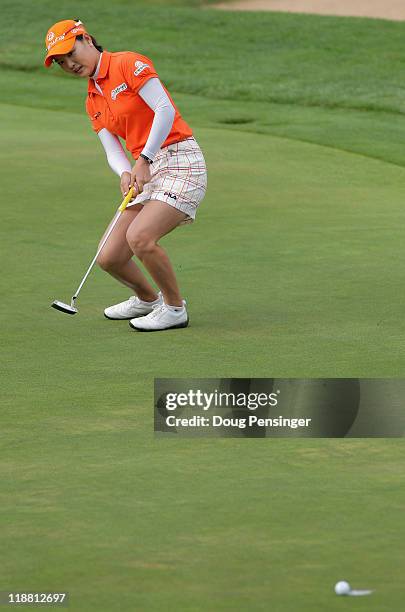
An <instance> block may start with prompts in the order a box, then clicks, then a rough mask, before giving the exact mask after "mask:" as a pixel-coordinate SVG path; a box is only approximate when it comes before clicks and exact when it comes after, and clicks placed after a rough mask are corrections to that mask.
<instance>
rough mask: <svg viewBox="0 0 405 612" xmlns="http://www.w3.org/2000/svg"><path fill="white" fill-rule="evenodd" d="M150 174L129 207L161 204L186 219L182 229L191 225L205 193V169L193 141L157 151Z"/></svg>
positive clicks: (200, 154)
mask: <svg viewBox="0 0 405 612" xmlns="http://www.w3.org/2000/svg"><path fill="white" fill-rule="evenodd" d="M150 171H151V180H150V181H149V183H146V184H145V185H144V188H143V191H142V193H140V194H139V195H137V196H136V198H135V199H134V200H132V201H131V202H130V203H129V204H128V206H133V205H134V204H142V203H143V202H145V201H147V200H160V201H162V202H166V203H167V204H170V206H173V207H174V208H177V209H178V210H181V211H182V212H184V213H186V214H187V215H188V216H187V218H186V219H185V220H184V221H182V222H181V225H182V224H184V223H192V222H193V221H194V219H195V214H196V212H197V208H198V206H199V204H200V202H201V201H202V199H203V198H204V196H205V192H206V190H207V167H206V165H205V159H204V155H203V153H202V151H201V149H200V147H199V145H198V143H197V141H196V140H195V138H194V137H193V136H192V137H191V138H187V139H186V140H182V141H180V142H176V143H174V144H170V145H168V146H167V147H164V148H163V149H160V151H159V152H158V154H157V155H156V157H155V159H154V162H153V164H151V166H150Z"/></svg>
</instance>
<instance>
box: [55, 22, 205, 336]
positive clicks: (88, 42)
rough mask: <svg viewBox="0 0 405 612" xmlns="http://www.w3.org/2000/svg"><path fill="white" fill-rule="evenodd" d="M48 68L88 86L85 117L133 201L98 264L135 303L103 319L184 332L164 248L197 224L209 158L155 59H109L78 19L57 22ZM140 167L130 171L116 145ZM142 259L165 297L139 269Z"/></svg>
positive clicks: (181, 304) (121, 55)
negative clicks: (172, 235)
mask: <svg viewBox="0 0 405 612" xmlns="http://www.w3.org/2000/svg"><path fill="white" fill-rule="evenodd" d="M45 45H46V52H47V53H46V58H45V66H46V67H49V66H51V64H52V63H53V62H56V63H57V64H59V65H60V66H61V68H62V70H64V71H65V72H67V73H69V74H72V75H76V76H78V77H82V78H87V79H88V80H89V81H88V94H87V99H86V110H87V114H88V116H89V118H90V120H91V123H92V127H93V130H94V131H95V132H96V133H97V134H98V136H99V138H100V140H101V143H102V145H103V147H104V149H105V152H106V156H107V160H108V163H109V165H110V167H111V168H112V170H113V171H114V172H115V173H116V174H117V175H118V176H119V177H120V182H121V183H120V187H121V193H122V195H123V196H125V195H126V194H127V193H128V191H129V189H130V188H131V187H133V188H134V194H135V195H134V197H133V199H132V200H131V202H130V203H129V205H128V207H127V208H126V210H125V211H124V212H123V213H122V215H121V217H120V219H119V221H118V223H117V225H116V227H115V228H114V230H113V232H112V234H111V236H110V238H109V239H108V241H107V243H106V245H105V247H104V249H103V251H102V252H101V254H100V256H99V258H98V261H97V262H98V264H99V265H100V266H101V268H102V269H103V270H105V271H107V272H109V273H110V274H111V275H112V276H114V277H115V278H116V279H117V280H119V281H120V282H121V283H123V284H124V285H126V286H128V287H130V288H131V289H132V291H133V292H134V294H135V295H132V296H131V297H130V298H129V299H128V300H126V301H125V302H121V303H120V304H116V305H115V306H110V307H109V308H106V309H105V311H104V314H105V316H106V317H107V318H108V319H130V323H129V324H130V326H131V327H133V328H134V329H137V330H139V331H156V330H161V329H171V328H179V327H187V325H188V320H189V319H188V314H187V309H186V302H185V301H184V300H183V299H182V297H181V294H180V291H179V287H178V284H177V281H176V277H175V274H174V271H173V268H172V265H171V263H170V260H169V258H168V256H167V254H166V252H165V251H164V250H163V249H162V247H161V246H160V245H159V244H158V241H159V240H160V238H162V236H165V235H166V234H168V233H169V232H171V231H172V230H173V229H174V228H175V227H177V226H178V225H181V224H184V223H191V222H192V221H193V220H194V218H195V214H196V211H197V208H198V206H199V204H200V202H201V201H202V199H203V198H204V195H205V192H206V188H207V169H206V165H205V160H204V156H203V154H202V152H201V149H200V147H199V146H198V144H197V142H196V140H195V139H194V137H193V132H192V130H191V128H190V127H189V126H188V125H187V123H186V122H185V121H184V119H182V117H181V115H180V113H179V111H178V109H177V107H176V105H175V104H174V102H173V100H172V98H171V96H170V94H169V93H168V91H167V89H166V88H165V87H164V85H162V83H161V82H160V80H159V77H158V75H157V73H156V71H155V68H154V66H153V63H152V61H151V60H150V59H149V58H148V57H145V56H144V55H140V54H139V53H136V52H132V51H122V52H117V53H110V52H108V51H103V48H102V47H101V46H100V45H99V44H97V41H96V40H95V39H94V38H93V37H92V36H91V35H90V34H88V32H87V31H86V29H85V27H84V25H83V23H82V22H81V21H79V20H76V21H75V20H71V19H68V20H65V21H59V22H58V23H55V24H54V25H53V26H52V27H51V28H50V29H49V30H48V32H47V35H46V40H45ZM119 136H120V137H121V138H123V139H124V140H125V144H126V148H127V150H128V151H129V152H130V153H131V155H132V157H133V158H134V159H135V160H136V163H135V165H134V167H133V168H131V164H130V163H129V161H128V159H127V157H126V155H125V153H124V149H123V148H122V145H121V142H120V140H119V138H118V137H119ZM134 254H135V255H136V256H137V257H138V258H139V259H140V260H141V261H142V263H143V264H144V266H145V268H146V269H147V270H148V272H149V273H150V275H151V277H152V278H153V280H154V281H155V283H156V285H157V286H158V288H159V289H160V291H159V293H158V292H157V291H156V290H155V288H154V287H153V285H152V284H151V283H150V282H149V281H148V280H147V278H146V277H145V276H144V274H143V273H142V272H141V270H140V269H139V268H138V266H137V265H136V264H135V262H134V261H133V259H132V257H133V255H134Z"/></svg>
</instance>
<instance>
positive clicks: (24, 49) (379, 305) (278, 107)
mask: <svg viewBox="0 0 405 612" xmlns="http://www.w3.org/2000/svg"><path fill="white" fill-rule="evenodd" d="M176 4H177V6H173V5H172V4H171V3H169V2H165V3H163V2H162V3H158V2H153V3H152V2H137V3H136V4H135V3H133V2H129V1H126V2H121V1H120V2H115V3H114V4H113V5H111V4H109V3H107V2H104V1H101V2H97V3H95V2H94V1H91V2H88V3H86V4H85V5H82V4H80V3H78V2H71V3H67V2H64V1H62V2H60V3H58V5H57V7H56V8H55V3H51V2H50V1H47V2H44V1H43V0H40V1H38V2H36V3H35V9H34V10H33V8H32V4H28V2H22V1H19V2H17V3H13V4H12V3H11V2H8V1H6V2H4V3H3V4H2V12H3V17H4V18H3V25H2V26H1V28H2V37H1V38H0V40H1V43H0V49H1V60H0V65H1V68H2V71H1V73H0V82H1V85H2V103H1V104H0V120H1V123H2V126H3V127H2V143H3V147H2V149H1V157H2V164H1V166H0V168H1V170H0V172H1V181H2V203H3V215H2V236H1V244H2V251H3V262H4V263H3V268H2V277H1V281H2V288H3V301H2V305H3V309H2V311H3V312H2V317H3V321H4V325H3V328H4V331H3V342H2V345H3V359H2V373H3V382H2V398H1V402H2V411H1V425H2V432H3V442H4V444H3V450H2V455H1V456H2V461H3V471H4V475H5V478H4V480H3V486H2V488H1V494H2V500H1V511H0V512H1V518H2V519H3V521H2V524H3V528H2V540H3V551H4V554H3V555H2V579H1V586H0V590H5V589H31V590H44V589H45V590H59V589H66V590H68V591H70V593H71V606H70V607H71V609H73V610H78V611H83V612H87V611H92V610H97V611H98V612H109V611H111V610H125V611H128V612H129V611H132V610H145V611H147V612H149V611H155V610H156V611H157V610H162V609H166V610H173V611H174V610H187V611H197V610H198V611H202V610H204V611H206V610H212V611H217V610H268V609H271V610H274V611H275V612H279V611H280V612H285V611H286V612H297V611H298V610H299V611H300V612H301V611H304V612H306V611H308V612H314V611H320V612H324V611H325V610H327V611H328V612H329V611H331V612H334V611H335V610H336V611H338V610H341V609H343V608H347V607H348V606H350V608H351V609H352V608H353V609H354V608H355V609H356V610H367V611H368V612H370V611H371V612H374V611H376V612H377V611H378V612H381V611H382V612H385V611H387V612H392V611H393V610H400V609H401V608H402V602H403V589H402V588H401V587H400V585H401V584H402V582H403V581H402V574H403V562H402V559H403V555H404V550H403V541H404V526H403V521H402V515H403V506H404V501H405V499H404V492H403V491H404V486H403V484H404V477H403V473H404V465H403V463H404V461H403V444H402V442H401V441H395V440H391V441H387V440H386V441H384V440H374V441H371V440H350V441H349V440H344V441H338V440H335V441H333V440H276V441H275V440H273V441H269V440H231V439H227V440H219V439H214V440H198V441H197V440H184V439H180V440H163V439H154V438H153V433H152V428H153V409H152V404H153V396H152V395H153V378H154V377H179V376H181V377H193V378H195V377H217V376H221V377H226V376H235V377H236V376H242V377H243V376H246V377H251V376H253V377H266V376H272V377H311V376H314V377H318V376H325V377H333V376H347V377H353V376H360V377H361V376H365V377H390V376H394V377H395V376H401V374H402V371H403V368H404V365H405V363H404V361H405V360H404V356H403V338H404V331H405V330H404V323H403V317H402V304H403V303H404V297H405V296H404V292H405V290H404V288H403V285H404V284H403V264H402V259H403V257H402V245H403V243H404V239H405V235H404V234H405V230H404V223H403V221H404V215H405V213H404V208H403V202H404V196H405V187H404V185H405V168H404V166H405V153H404V147H403V142H404V136H405V133H404V125H403V124H404V122H403V99H402V98H403V95H402V94H403V92H402V89H403V88H402V64H403V61H404V57H405V56H404V52H403V40H404V37H403V35H404V33H405V32H404V30H405V25H403V24H401V23H395V24H394V23H392V24H391V23H389V22H382V21H381V22H380V21H374V20H373V21H367V20H361V19H337V18H325V17H322V18H321V17H320V18H316V17H312V16H296V15H288V16H287V15H282V14H271V15H270V14H269V15H267V14H262V13H260V14H255V13H248V14H246V13H243V15H240V14H236V13H229V14H228V13H226V12H225V13H224V12H221V13H218V12H216V11H211V10H209V9H208V8H206V7H205V6H203V5H202V4H201V3H200V2H194V3H193V5H194V6H193V7H191V2H190V3H189V2H187V3H186V4H187V6H185V7H184V6H183V7H181V6H178V4H179V3H176ZM96 9H97V10H96ZM27 15H29V21H30V27H29V28H28V31H27V32H26V34H25V35H24V37H21V36H20V33H21V29H20V24H21V23H22V20H23V19H25V20H26V18H27ZM128 15H130V18H129V17H128ZM70 16H71V17H80V18H81V19H82V20H83V21H84V23H85V24H86V25H88V27H89V29H90V30H91V31H92V33H94V35H95V36H96V37H97V39H99V40H100V42H102V43H103V44H104V45H105V47H106V48H107V49H108V50H110V51H115V50H120V49H133V50H137V51H140V52H142V53H145V54H146V55H150V56H151V57H152V58H153V59H154V62H155V65H156V67H157V69H158V72H159V74H160V76H161V78H162V80H163V81H164V82H165V84H166V85H167V86H168V88H169V90H170V92H171V93H172V95H173V97H174V100H175V102H176V103H177V105H178V106H179V108H180V111H181V112H182V114H183V116H184V117H185V119H186V120H187V121H189V123H190V124H191V125H192V127H193V129H194V131H195V135H196V137H197V140H198V141H199V143H200V144H201V146H202V149H203V151H204V154H205V156H206V160H207V164H208V168H209V179H208V180H209V189H208V193H207V197H206V199H205V200H204V203H203V204H202V206H201V210H200V211H199V213H198V217H197V222H196V223H195V225H194V226H192V227H185V228H182V229H181V230H178V231H177V232H175V233H174V234H172V235H170V236H168V237H167V238H166V239H165V240H164V241H163V244H164V246H165V247H167V249H168V251H169V253H170V255H171V257H172V259H173V263H174V266H175V269H176V272H177V273H178V276H179V280H180V283H181V286H182V288H183V291H184V294H185V296H186V298H187V299H188V301H189V304H190V316H191V326H190V328H189V329H187V330H180V331H178V332H173V333H167V334H151V335H148V334H136V333H135V332H130V331H129V329H128V327H127V323H126V322H122V323H121V322H110V321H107V320H105V319H104V318H103V317H102V316H101V312H102V309H103V307H104V306H105V305H107V304H110V303H115V302H116V301H118V300H119V299H120V298H122V299H125V298H126V297H127V296H128V292H127V290H126V289H124V288H120V286H119V285H117V284H116V282H115V281H113V280H112V279H111V278H109V277H108V276H107V275H105V274H104V273H102V272H101V271H99V270H96V271H95V272H94V273H93V274H92V276H91V278H90V279H89V281H88V284H87V285H86V286H85V288H84V289H83V293H82V294H81V297H80V301H79V309H80V314H79V315H78V316H77V317H67V316H64V315H62V314H61V313H58V312H56V311H53V310H51V309H50V308H49V304H50V302H51V301H52V300H53V299H55V298H57V299H60V300H63V301H68V300H69V298H70V296H71V293H72V292H73V290H74V289H75V288H76V286H77V284H78V282H79V280H80V278H81V275H82V274H83V273H84V271H85V269H86V267H87V265H88V262H89V261H90V260H91V257H92V256H93V253H94V249H95V247H96V244H97V240H98V238H99V236H100V235H101V234H102V232H103V230H104V228H105V226H106V225H107V223H108V221H109V219H110V218H111V216H112V214H113V211H114V209H115V207H116V206H117V205H118V203H119V201H120V194H119V190H118V183H117V179H116V177H115V176H114V175H113V174H112V173H111V171H110V170H109V168H108V166H107V164H106V162H105V157H104V153H103V151H102V149H101V146H100V145H99V143H98V139H97V137H96V136H95V135H94V133H93V132H92V131H91V128H90V125H89V122H88V119H87V117H86V116H85V114H84V107H83V102H84V96H85V91H86V83H85V82H84V81H80V80H74V79H69V78H68V77H66V75H64V74H63V73H62V72H57V70H51V71H49V72H48V71H45V69H42V68H41V61H42V55H43V37H44V34H45V32H46V30H47V27H48V26H49V25H50V24H51V23H52V22H54V21H56V20H58V19H62V18H66V17H70ZM269 58H270V59H269ZM339 579H348V580H350V582H352V583H353V585H354V586H356V587H359V588H362V587H364V588H368V587H369V588H374V589H376V592H375V593H374V594H373V596H372V597H370V598H364V599H362V598H359V599H356V600H346V599H343V598H342V599H341V598H336V597H335V596H334V595H333V592H332V587H333V584H334V583H335V582H336V581H337V580H339Z"/></svg>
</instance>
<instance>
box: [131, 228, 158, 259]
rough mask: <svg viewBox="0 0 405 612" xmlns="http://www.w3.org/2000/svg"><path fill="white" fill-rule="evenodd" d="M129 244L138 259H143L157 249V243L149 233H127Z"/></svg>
mask: <svg viewBox="0 0 405 612" xmlns="http://www.w3.org/2000/svg"><path fill="white" fill-rule="evenodd" d="M127 242H128V244H129V246H130V248H131V250H132V251H133V253H135V255H136V256H137V257H139V258H140V259H142V257H144V256H145V255H147V254H148V253H152V252H153V251H154V250H155V248H156V242H155V240H154V239H153V238H151V237H150V235H148V234H147V233H143V232H136V233H135V232H130V231H128V232H127Z"/></svg>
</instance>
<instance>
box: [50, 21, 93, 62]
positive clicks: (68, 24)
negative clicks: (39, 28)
mask: <svg viewBox="0 0 405 612" xmlns="http://www.w3.org/2000/svg"><path fill="white" fill-rule="evenodd" d="M84 33H87V30H86V28H85V27H84V25H83V23H82V22H81V21H74V20H73V19H65V21H58V22H57V23H55V24H54V25H53V26H52V27H51V28H49V30H48V32H47V34H46V37H45V47H46V56H45V61H44V66H45V67H46V68H49V66H50V65H51V64H52V62H53V56H54V55H64V54H65V53H69V51H71V50H72V49H73V47H74V46H75V42H76V36H79V34H84Z"/></svg>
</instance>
